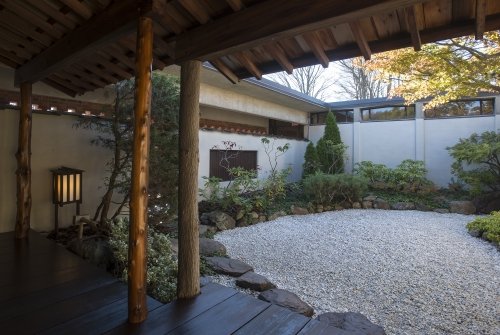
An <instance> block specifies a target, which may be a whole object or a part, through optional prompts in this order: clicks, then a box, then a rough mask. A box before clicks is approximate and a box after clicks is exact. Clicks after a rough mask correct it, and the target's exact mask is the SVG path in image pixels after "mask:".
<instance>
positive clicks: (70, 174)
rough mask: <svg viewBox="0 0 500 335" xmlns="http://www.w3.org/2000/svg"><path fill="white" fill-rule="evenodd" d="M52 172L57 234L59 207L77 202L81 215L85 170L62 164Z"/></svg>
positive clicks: (77, 210) (78, 211)
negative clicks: (83, 174)
mask: <svg viewBox="0 0 500 335" xmlns="http://www.w3.org/2000/svg"><path fill="white" fill-rule="evenodd" d="M50 171H51V172H52V203H53V204H54V206H55V222H54V223H55V234H56V237H57V233H58V230H59V207H62V206H64V205H66V204H71V203H75V204H76V215H80V204H81V203H82V173H83V170H78V169H72V168H68V167H65V166H62V167H60V168H58V169H53V170H50Z"/></svg>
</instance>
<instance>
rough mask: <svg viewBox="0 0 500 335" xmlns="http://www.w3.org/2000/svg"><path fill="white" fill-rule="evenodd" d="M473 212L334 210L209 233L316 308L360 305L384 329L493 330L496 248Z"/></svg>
mask: <svg viewBox="0 0 500 335" xmlns="http://www.w3.org/2000/svg"><path fill="white" fill-rule="evenodd" d="M473 219H474V216H465V215H459V214H438V213H433V212H418V211H384V210H344V211H337V212H326V213H321V214H311V215H304V216H287V217H282V218H279V219H277V220H275V221H269V222H265V223H261V224H258V225H254V226H250V227H246V228H238V229H234V230H228V231H224V232H221V233H219V234H217V235H216V236H215V239H216V240H217V241H220V242H222V243H223V244H224V245H225V246H226V248H227V250H228V254H229V256H230V257H232V258H236V259H240V260H242V261H244V262H246V263H248V264H250V265H252V266H253V267H254V268H255V272H256V273H259V274H261V275H264V276H266V277H268V278H269V279H270V280H271V281H272V282H274V283H275V284H276V285H277V286H278V287H279V288H283V289H287V290H290V291H292V292H294V293H296V294H297V295H298V296H299V297H300V298H301V299H303V300H304V301H306V302H307V303H309V304H310V305H311V306H313V308H314V309H315V311H316V313H317V314H320V313H323V312H346V311H352V312H360V313H363V314H364V315H366V316H367V317H368V318H369V319H370V320H371V321H373V322H375V323H377V324H379V325H381V326H383V327H384V328H385V330H386V332H387V333H388V334H500V252H498V251H497V250H496V248H495V247H493V246H491V245H490V244H488V243H486V242H484V241H482V240H480V239H478V238H474V237H471V236H469V235H468V233H467V230H466V228H465V225H466V224H467V223H468V222H469V221H471V220H473Z"/></svg>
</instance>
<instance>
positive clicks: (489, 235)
mask: <svg viewBox="0 0 500 335" xmlns="http://www.w3.org/2000/svg"><path fill="white" fill-rule="evenodd" d="M467 229H468V230H469V231H477V232H478V233H479V234H480V236H482V237H484V238H485V239H486V240H488V241H490V242H493V243H495V244H497V245H499V246H500V211H498V212H491V214H490V215H488V216H483V217H479V218H477V219H475V220H474V221H472V222H469V223H468V224H467Z"/></svg>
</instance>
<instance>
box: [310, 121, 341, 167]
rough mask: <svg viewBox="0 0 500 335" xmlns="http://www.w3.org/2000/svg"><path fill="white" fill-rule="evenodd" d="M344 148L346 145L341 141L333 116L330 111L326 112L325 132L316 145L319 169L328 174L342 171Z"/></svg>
mask: <svg viewBox="0 0 500 335" xmlns="http://www.w3.org/2000/svg"><path fill="white" fill-rule="evenodd" d="M346 149H347V147H346V146H345V145H344V144H343V143H342V139H341V137H340V131H339V127H338V125H337V121H336V120H335V116H334V115H333V113H332V112H328V114H327V116H326V127H325V133H324V135H323V137H321V139H320V140H319V141H318V144H317V146H316V150H317V152H318V158H319V163H320V165H321V171H322V172H324V173H330V174H334V173H342V172H344V158H345V157H344V155H345V151H346Z"/></svg>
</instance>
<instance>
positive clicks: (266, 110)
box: [200, 84, 309, 124]
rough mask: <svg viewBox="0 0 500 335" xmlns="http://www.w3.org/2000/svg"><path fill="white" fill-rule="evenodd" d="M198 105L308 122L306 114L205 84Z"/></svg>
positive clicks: (302, 122)
mask: <svg viewBox="0 0 500 335" xmlns="http://www.w3.org/2000/svg"><path fill="white" fill-rule="evenodd" d="M200 104H201V105H205V106H212V107H215V108H219V109H227V110H231V111H236V112H241V113H246V114H251V115H254V116H260V117H264V118H270V119H276V120H282V121H288V122H295V123H300V124H308V122H309V120H308V116H307V113H306V112H303V111H300V110H297V109H293V108H289V107H286V106H283V105H279V104H275V103H272V102H268V101H264V100H259V99H257V98H254V97H251V96H248V95H243V94H239V93H236V92H233V91H230V90H225V89H222V88H219V87H215V86H211V85H207V84H201V88H200Z"/></svg>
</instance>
